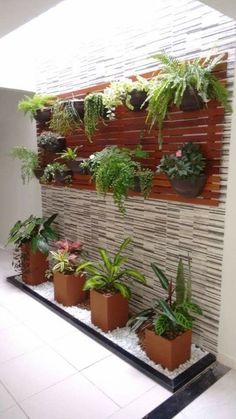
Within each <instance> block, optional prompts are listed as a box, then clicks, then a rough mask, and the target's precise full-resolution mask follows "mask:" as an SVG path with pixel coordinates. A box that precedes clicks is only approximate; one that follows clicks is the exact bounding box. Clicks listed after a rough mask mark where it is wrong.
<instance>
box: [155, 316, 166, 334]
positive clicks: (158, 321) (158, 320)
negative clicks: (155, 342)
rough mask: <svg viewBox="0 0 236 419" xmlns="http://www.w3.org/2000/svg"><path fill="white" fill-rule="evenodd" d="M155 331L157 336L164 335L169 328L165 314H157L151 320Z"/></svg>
mask: <svg viewBox="0 0 236 419" xmlns="http://www.w3.org/2000/svg"><path fill="white" fill-rule="evenodd" d="M153 326H154V330H155V333H156V334H157V335H158V336H162V335H164V333H166V332H167V331H168V330H169V327H170V323H169V320H168V317H166V315H165V314H160V315H157V316H156V317H155V318H154V320H153Z"/></svg>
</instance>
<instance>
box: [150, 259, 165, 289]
mask: <svg viewBox="0 0 236 419" xmlns="http://www.w3.org/2000/svg"><path fill="white" fill-rule="evenodd" d="M151 267H152V270H153V272H154V273H155V275H156V276H157V278H158V279H159V281H160V283H161V286H162V288H163V289H164V290H168V288H169V281H168V279H167V277H166V276H165V274H164V273H163V272H162V270H161V269H160V268H158V266H157V265H156V264H155V263H151Z"/></svg>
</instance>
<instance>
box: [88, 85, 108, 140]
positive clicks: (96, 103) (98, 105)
mask: <svg viewBox="0 0 236 419" xmlns="http://www.w3.org/2000/svg"><path fill="white" fill-rule="evenodd" d="M103 118H104V106H103V93H100V92H95V93H90V94H88V95H87V96H86V97H85V99H84V130H85V134H86V136H87V138H88V140H89V141H90V142H92V137H93V135H94V133H95V131H96V127H97V124H98V122H99V121H101V120H103Z"/></svg>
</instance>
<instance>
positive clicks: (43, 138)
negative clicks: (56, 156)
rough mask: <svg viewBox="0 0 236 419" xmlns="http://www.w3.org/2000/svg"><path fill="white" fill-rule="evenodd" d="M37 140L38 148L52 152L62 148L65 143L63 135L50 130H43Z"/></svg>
mask: <svg viewBox="0 0 236 419" xmlns="http://www.w3.org/2000/svg"><path fill="white" fill-rule="evenodd" d="M37 142H38V146H39V147H40V148H43V149H44V150H47V151H51V152H53V153H56V152H59V151H62V150H64V148H65V144H66V141H65V138H64V137H62V136H61V135H60V134H56V133H55V132H52V131H43V132H42V133H41V134H40V135H39V136H38V137H37Z"/></svg>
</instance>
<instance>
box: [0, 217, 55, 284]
mask: <svg viewBox="0 0 236 419" xmlns="http://www.w3.org/2000/svg"><path fill="white" fill-rule="evenodd" d="M56 217H57V214H53V215H52V216H51V217H34V216H33V215H31V216H30V217H29V218H27V219H26V220H25V221H17V222H16V223H15V225H14V226H13V227H12V228H11V230H10V234H9V239H8V244H10V243H13V244H14V245H15V249H14V255H13V266H14V268H15V269H16V270H17V271H18V270H21V271H22V279H23V281H24V282H25V283H27V284H29V285H38V284H41V283H42V282H44V281H45V272H46V270H47V269H48V261H47V255H48V251H49V247H48V242H49V240H57V239H58V234H57V233H56V231H55V229H54V228H53V227H52V225H51V224H52V223H53V221H54V220H55V218H56Z"/></svg>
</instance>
